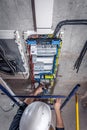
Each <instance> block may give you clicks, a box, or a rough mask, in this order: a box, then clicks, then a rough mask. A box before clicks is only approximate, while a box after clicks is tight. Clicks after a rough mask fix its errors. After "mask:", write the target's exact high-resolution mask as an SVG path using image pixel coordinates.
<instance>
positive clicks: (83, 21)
mask: <svg viewBox="0 0 87 130" xmlns="http://www.w3.org/2000/svg"><path fill="white" fill-rule="evenodd" d="M64 25H87V19H73V20H64V21H61V22H59V23H58V24H57V26H56V28H55V30H54V33H53V37H54V38H55V37H56V36H57V33H58V32H59V31H60V29H61V27H62V26H64Z"/></svg>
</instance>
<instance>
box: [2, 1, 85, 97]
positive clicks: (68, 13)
mask: <svg viewBox="0 0 87 130" xmlns="http://www.w3.org/2000/svg"><path fill="white" fill-rule="evenodd" d="M42 15H43V11H42ZM66 19H87V0H73V1H72V0H63V1H62V0H54V9H53V25H52V29H55V27H56V25H57V23H59V22H60V21H62V20H66ZM32 29H33V19H32V9H31V0H0V30H21V31H26V30H32ZM61 31H62V40H63V45H62V50H61V55H60V59H59V71H58V77H57V83H56V86H55V89H54V93H55V94H64V95H67V94H68V93H69V92H70V91H71V89H72V88H73V87H74V86H75V85H76V84H77V83H79V84H81V86H82V87H81V88H80V92H81V93H84V92H85V91H86V89H87V88H86V85H87V53H86V55H85V57H84V59H83V61H82V64H81V67H80V70H79V72H78V73H76V70H73V66H74V63H75V61H76V60H77V58H78V56H79V54H80V52H81V50H82V48H83V45H84V43H85V41H86V40H87V26H83V25H81V26H79V25H78V26H68V25H67V26H64V27H63V28H62V29H61ZM16 81H17V82H16ZM16 81H15V80H14V81H13V80H6V82H7V83H8V84H9V85H10V87H11V88H12V89H13V91H14V92H16V93H20V92H21V93H22V92H23V93H25V92H26V91H28V88H29V81H28V80H27V81H26V80H24V81H23V80H20V81H19V80H16ZM15 86H16V87H15Z"/></svg>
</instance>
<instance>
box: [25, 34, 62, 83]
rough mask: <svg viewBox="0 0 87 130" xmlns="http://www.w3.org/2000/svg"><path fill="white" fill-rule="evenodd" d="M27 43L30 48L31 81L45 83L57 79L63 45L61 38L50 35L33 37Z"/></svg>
mask: <svg viewBox="0 0 87 130" xmlns="http://www.w3.org/2000/svg"><path fill="white" fill-rule="evenodd" d="M26 43H27V45H28V48H29V62H30V77H31V81H32V82H35V81H38V82H41V81H42V82H43V81H50V80H54V79H55V78H56V74H57V70H58V58H59V54H60V49H61V45H62V40H61V39H60V38H53V37H52V34H49V35H38V34H37V35H31V36H29V37H28V38H27V40H26Z"/></svg>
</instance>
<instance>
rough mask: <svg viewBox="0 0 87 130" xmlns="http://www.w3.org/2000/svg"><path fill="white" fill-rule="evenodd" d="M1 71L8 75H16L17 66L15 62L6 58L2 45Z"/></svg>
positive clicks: (0, 50)
mask: <svg viewBox="0 0 87 130" xmlns="http://www.w3.org/2000/svg"><path fill="white" fill-rule="evenodd" d="M0 71H1V72H4V73H7V74H15V72H16V71H17V66H16V62H15V60H10V59H8V58H7V57H6V55H5V51H4V49H3V48H2V46H1V45H0Z"/></svg>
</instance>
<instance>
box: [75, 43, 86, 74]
mask: <svg viewBox="0 0 87 130" xmlns="http://www.w3.org/2000/svg"><path fill="white" fill-rule="evenodd" d="M86 51H87V41H86V42H85V44H84V46H83V49H82V51H81V53H80V55H79V57H78V58H77V60H76V62H75V64H74V69H77V71H76V72H77V73H78V71H79V67H80V65H81V63H82V60H83V57H84V55H85V53H86Z"/></svg>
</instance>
